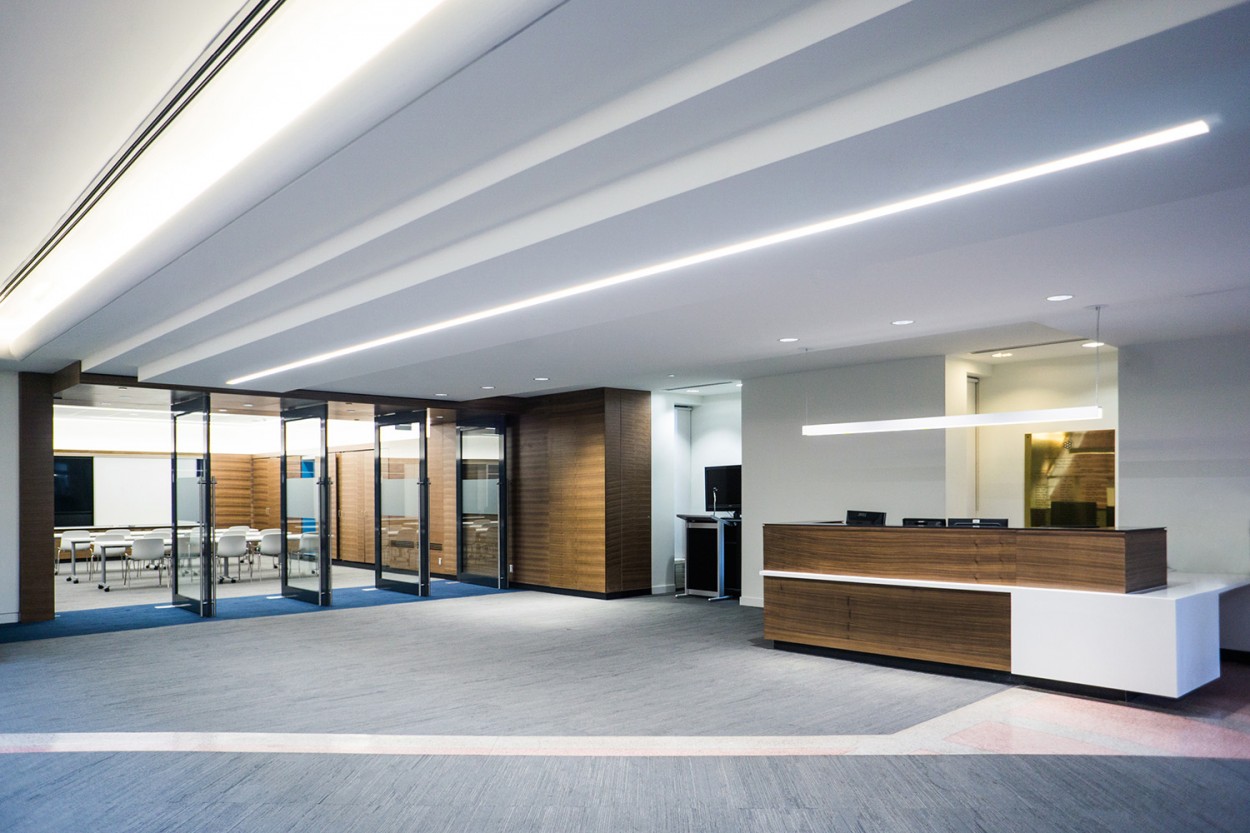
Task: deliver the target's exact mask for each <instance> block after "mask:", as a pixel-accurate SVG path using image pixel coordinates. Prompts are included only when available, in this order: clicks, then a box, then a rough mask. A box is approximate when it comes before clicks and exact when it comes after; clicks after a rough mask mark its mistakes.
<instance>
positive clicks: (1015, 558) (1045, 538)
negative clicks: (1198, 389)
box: [761, 523, 1246, 697]
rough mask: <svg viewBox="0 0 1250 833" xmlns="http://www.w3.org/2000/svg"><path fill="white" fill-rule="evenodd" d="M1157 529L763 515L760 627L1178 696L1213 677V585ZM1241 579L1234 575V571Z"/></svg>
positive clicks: (1216, 584)
mask: <svg viewBox="0 0 1250 833" xmlns="http://www.w3.org/2000/svg"><path fill="white" fill-rule="evenodd" d="M1166 536H1167V533H1166V531H1165V530H1163V529H1126V530H1113V529H993V528H990V529H986V528H982V529H953V528H925V527H854V526H850V527H848V526H840V525H835V524H821V523H806V524H765V525H764V569H763V571H762V572H761V574H762V575H763V577H764V636H765V638H767V639H771V640H774V641H775V642H776V643H779V644H781V645H783V646H784V645H785V644H794V645H808V646H818V647H824V648H835V649H840V650H848V651H859V652H864V653H871V654H881V655H885V656H893V657H903V658H909V659H916V660H924V661H928V662H941V663H949V664H955V665H964V666H971V667H975V668H985V669H991V670H997V671H1010V672H1012V673H1013V674H1018V675H1021V676H1029V677H1037V678H1043V679H1053V680H1062V681H1066V682H1073V683H1080V684H1084V685H1091V686H1100V687H1104V688H1114V689H1121V690H1125V691H1137V692H1143V693H1152V694H1163V695H1165V696H1170V697H1177V696H1180V695H1181V694H1183V693H1185V692H1186V691H1190V690H1192V689H1193V688H1196V687H1197V686H1199V685H1202V684H1203V683H1206V682H1209V681H1210V680H1212V679H1215V678H1217V677H1218V676H1219V621H1218V620H1219V603H1218V596H1219V593H1221V592H1223V591H1225V590H1228V589H1231V588H1232V587H1235V586H1240V585H1241V584H1244V583H1246V581H1244V580H1242V581H1239V580H1238V579H1237V578H1235V577H1210V576H1181V575H1179V574H1173V576H1171V585H1172V586H1169V578H1170V577H1169V574H1168V571H1167V537H1166ZM1241 578H1242V579H1246V577H1241Z"/></svg>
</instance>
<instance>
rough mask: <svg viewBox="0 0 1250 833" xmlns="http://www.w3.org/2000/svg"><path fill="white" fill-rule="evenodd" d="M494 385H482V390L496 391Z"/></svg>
mask: <svg viewBox="0 0 1250 833" xmlns="http://www.w3.org/2000/svg"><path fill="white" fill-rule="evenodd" d="M494 389H495V386H494V385H482V390H494Z"/></svg>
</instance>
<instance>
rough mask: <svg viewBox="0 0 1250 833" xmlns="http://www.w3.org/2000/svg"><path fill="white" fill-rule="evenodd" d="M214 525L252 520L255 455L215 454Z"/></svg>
mask: <svg viewBox="0 0 1250 833" xmlns="http://www.w3.org/2000/svg"><path fill="white" fill-rule="evenodd" d="M212 469H213V470H212V474H213V480H215V481H216V482H217V485H216V486H215V487H214V488H213V526H216V527H224V526H236V525H240V524H246V525H248V526H255V524H254V523H252V457H251V455H249V454H214V455H213V456H212Z"/></svg>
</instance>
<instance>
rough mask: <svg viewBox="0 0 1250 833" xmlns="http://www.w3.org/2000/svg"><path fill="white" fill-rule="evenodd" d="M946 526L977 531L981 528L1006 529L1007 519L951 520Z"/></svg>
mask: <svg viewBox="0 0 1250 833" xmlns="http://www.w3.org/2000/svg"><path fill="white" fill-rule="evenodd" d="M946 525H947V526H957V527H961V528H963V529H975V528H979V527H980V528H984V527H990V528H998V529H1006V528H1007V519H1006V518H951V519H950V520H948V521H947V522H946Z"/></svg>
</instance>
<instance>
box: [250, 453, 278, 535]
mask: <svg viewBox="0 0 1250 833" xmlns="http://www.w3.org/2000/svg"><path fill="white" fill-rule="evenodd" d="M281 474H282V458H281V457H253V458H252V526H254V527H256V528H257V529H280V528H281V527H282V493H281V491H280V479H281V478H280V475H281Z"/></svg>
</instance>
